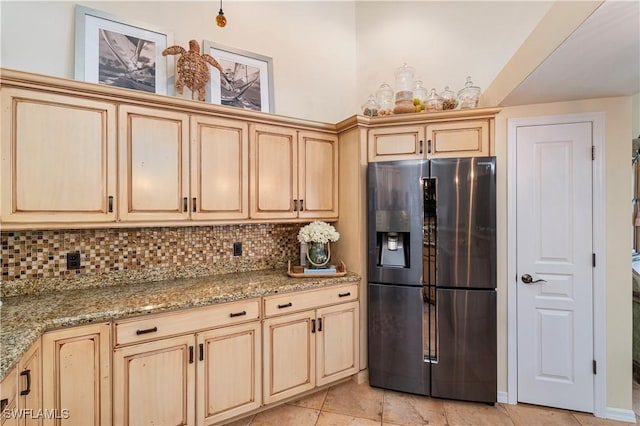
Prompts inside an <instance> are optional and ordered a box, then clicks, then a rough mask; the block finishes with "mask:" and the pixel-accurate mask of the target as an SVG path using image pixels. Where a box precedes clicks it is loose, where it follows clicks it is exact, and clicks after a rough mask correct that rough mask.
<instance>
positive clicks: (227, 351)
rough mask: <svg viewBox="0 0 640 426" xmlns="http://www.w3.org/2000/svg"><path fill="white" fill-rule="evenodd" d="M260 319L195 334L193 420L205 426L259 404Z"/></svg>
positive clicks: (244, 411) (260, 379)
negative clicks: (194, 411) (196, 344)
mask: <svg viewBox="0 0 640 426" xmlns="http://www.w3.org/2000/svg"><path fill="white" fill-rule="evenodd" d="M260 331H261V326H260V321H254V322H250V323H247V324H241V325H236V326H229V327H224V328H220V329H217V330H210V331H205V332H203V333H198V334H197V335H196V341H197V343H198V357H199V358H198V360H199V362H198V364H197V367H196V373H197V374H196V382H197V388H196V389H197V391H196V395H197V403H196V411H197V413H196V419H197V424H199V425H203V424H206V425H209V424H213V423H217V422H220V421H222V420H225V419H229V418H231V417H234V416H236V415H240V414H242V413H246V412H248V411H251V410H254V409H256V408H259V407H260V405H261V404H262V387H261V384H262V374H261V373H262V370H261V368H262V365H261V362H260V361H261V353H262V345H261V340H262V339H261V332H260Z"/></svg>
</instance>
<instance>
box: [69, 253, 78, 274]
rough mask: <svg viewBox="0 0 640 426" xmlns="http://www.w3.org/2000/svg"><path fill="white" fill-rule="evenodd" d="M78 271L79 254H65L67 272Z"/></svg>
mask: <svg viewBox="0 0 640 426" xmlns="http://www.w3.org/2000/svg"><path fill="white" fill-rule="evenodd" d="M72 269H80V252H79V251H70V252H69V253H67V270H72Z"/></svg>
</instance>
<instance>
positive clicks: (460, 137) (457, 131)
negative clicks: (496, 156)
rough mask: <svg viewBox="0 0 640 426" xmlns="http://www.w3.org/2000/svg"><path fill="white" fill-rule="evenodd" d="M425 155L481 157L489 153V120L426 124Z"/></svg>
mask: <svg viewBox="0 0 640 426" xmlns="http://www.w3.org/2000/svg"><path fill="white" fill-rule="evenodd" d="M426 136H427V156H428V157H430V158H437V157H482V156H487V155H490V154H489V144H490V139H489V120H462V121H450V122H446V123H436V124H429V125H427V135H426Z"/></svg>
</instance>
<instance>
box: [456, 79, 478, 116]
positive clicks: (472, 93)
mask: <svg viewBox="0 0 640 426" xmlns="http://www.w3.org/2000/svg"><path fill="white" fill-rule="evenodd" d="M479 99H480V88H479V87H478V86H474V85H473V81H471V77H467V82H466V83H465V84H464V89H462V90H460V91H459V92H458V102H459V103H460V109H463V108H475V107H476V106H478V100H479Z"/></svg>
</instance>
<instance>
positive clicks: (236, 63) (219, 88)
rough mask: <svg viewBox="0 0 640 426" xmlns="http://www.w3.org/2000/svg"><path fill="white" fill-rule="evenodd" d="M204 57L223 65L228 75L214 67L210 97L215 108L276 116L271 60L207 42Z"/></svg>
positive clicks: (209, 91)
mask: <svg viewBox="0 0 640 426" xmlns="http://www.w3.org/2000/svg"><path fill="white" fill-rule="evenodd" d="M203 45H204V53H205V54H209V55H211V56H213V58H214V59H215V60H216V61H218V62H219V63H220V65H222V68H223V69H224V70H225V73H224V74H225V75H224V76H223V75H221V74H220V72H219V71H218V70H217V69H216V68H214V67H211V66H210V70H211V80H210V84H209V90H207V96H210V99H209V101H210V102H212V103H214V104H220V105H230V106H235V107H240V108H244V109H251V110H254V111H263V112H275V109H274V100H273V60H272V59H271V58H270V57H268V56H263V55H258V54H256V53H251V52H247V51H244V50H239V49H234V48H231V47H225V46H220V45H219V44H216V43H213V42H210V41H207V40H205V41H204V43H203Z"/></svg>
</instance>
